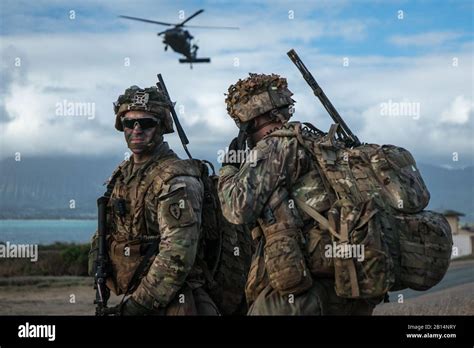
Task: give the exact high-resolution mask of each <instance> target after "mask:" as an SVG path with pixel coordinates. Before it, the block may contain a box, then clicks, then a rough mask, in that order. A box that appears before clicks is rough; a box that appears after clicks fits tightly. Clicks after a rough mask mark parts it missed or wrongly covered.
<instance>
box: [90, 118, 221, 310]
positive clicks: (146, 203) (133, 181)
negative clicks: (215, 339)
mask: <svg viewBox="0 0 474 348" xmlns="http://www.w3.org/2000/svg"><path fill="white" fill-rule="evenodd" d="M168 121H169V122H171V121H170V120H168ZM158 138H159V137H158ZM111 180H114V181H115V183H114V186H113V191H112V194H111V197H110V200H109V204H108V210H107V211H108V216H107V230H108V231H109V232H108V239H107V241H108V243H107V244H108V245H107V250H108V253H109V258H110V260H111V264H112V270H111V275H110V277H109V279H108V280H107V287H108V288H109V289H110V290H111V291H112V292H114V293H115V294H116V295H120V294H124V293H127V292H128V293H132V295H131V296H132V298H133V300H134V301H135V302H136V303H138V304H140V305H141V306H143V307H144V308H146V309H148V310H149V314H166V315H190V314H191V315H192V314H200V315H201V314H202V315H218V310H217V307H216V306H215V304H214V303H213V301H212V300H211V298H210V297H209V296H208V294H207V293H206V291H205V290H204V289H203V286H204V284H205V277H204V276H203V268H202V265H203V263H202V256H203V255H202V248H201V243H200V240H201V236H200V233H201V213H202V201H203V195H204V189H203V184H202V182H201V180H200V172H199V169H198V168H196V166H193V165H192V163H191V162H189V161H184V160H180V159H179V158H178V156H177V155H176V154H175V153H174V152H173V151H172V150H171V149H170V148H169V147H168V144H167V143H166V142H163V141H162V138H161V141H158V142H157V145H156V146H155V147H154V151H153V155H152V157H151V158H150V159H149V160H148V161H146V162H145V163H141V164H140V165H137V164H135V163H134V159H133V157H131V158H130V160H128V161H124V162H123V163H122V164H121V165H120V166H119V167H118V168H117V169H116V171H115V172H114V174H113V175H112V177H111ZM96 240H97V235H95V236H94V238H93V249H94V245H95V244H96ZM154 242H155V243H156V242H158V250H159V251H158V253H157V254H156V256H155V257H154V258H153V257H152V259H151V260H150V263H149V264H151V265H150V266H149V268H148V269H146V272H145V274H144V275H143V276H142V277H141V281H139V282H138V284H130V281H131V279H132V277H133V274H134V272H135V270H136V269H137V267H138V265H139V264H140V262H141V260H142V259H143V258H144V257H145V255H146V252H147V250H148V248H150V247H151V245H152V243H154ZM153 256H154V255H153ZM91 258H94V256H92V257H91ZM130 290H132V291H130Z"/></svg>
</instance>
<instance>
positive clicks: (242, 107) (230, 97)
mask: <svg viewBox="0 0 474 348" xmlns="http://www.w3.org/2000/svg"><path fill="white" fill-rule="evenodd" d="M270 92H271V93H272V95H270ZM226 95H227V98H226V100H225V102H226V104H227V112H228V113H229V115H230V116H231V117H232V118H233V119H234V121H236V123H237V124H239V123H240V122H247V121H249V120H251V119H252V118H254V117H256V116H258V115H261V114H263V113H265V112H267V111H270V110H272V109H274V108H278V107H282V106H286V105H290V104H293V102H294V101H293V100H292V99H291V96H292V95H293V93H291V92H290V91H289V90H288V83H287V80H286V79H285V78H282V77H280V75H277V74H271V75H266V74H254V73H249V77H248V78H246V79H244V80H242V79H239V81H237V82H236V83H235V84H233V85H231V86H230V87H229V89H228V94H226Z"/></svg>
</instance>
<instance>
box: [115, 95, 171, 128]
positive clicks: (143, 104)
mask: <svg viewBox="0 0 474 348" xmlns="http://www.w3.org/2000/svg"><path fill="white" fill-rule="evenodd" d="M132 110H137V111H146V112H148V113H150V114H152V115H154V116H156V117H158V118H159V119H161V120H162V121H163V134H168V133H173V119H172V118H171V112H170V104H169V102H168V100H167V98H166V97H165V96H164V95H163V93H162V92H161V91H160V90H158V88H157V87H149V88H144V89H142V88H140V87H138V86H131V87H129V88H127V89H126V90H125V92H124V94H122V95H120V96H119V97H118V99H117V101H116V102H115V103H114V113H115V128H116V129H117V130H119V131H121V132H123V125H122V120H121V118H122V117H123V116H124V115H125V113H127V111H132Z"/></svg>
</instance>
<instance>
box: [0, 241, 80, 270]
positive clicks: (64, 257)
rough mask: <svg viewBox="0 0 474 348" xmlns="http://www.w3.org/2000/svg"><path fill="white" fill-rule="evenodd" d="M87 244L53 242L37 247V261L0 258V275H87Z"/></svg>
mask: <svg viewBox="0 0 474 348" xmlns="http://www.w3.org/2000/svg"><path fill="white" fill-rule="evenodd" d="M88 255H89V245H88V244H74V243H54V244H51V245H40V246H39V247H38V261H36V262H31V261H30V260H29V259H20V258H10V259H0V277H17V276H64V275H70V276H87V260H88Z"/></svg>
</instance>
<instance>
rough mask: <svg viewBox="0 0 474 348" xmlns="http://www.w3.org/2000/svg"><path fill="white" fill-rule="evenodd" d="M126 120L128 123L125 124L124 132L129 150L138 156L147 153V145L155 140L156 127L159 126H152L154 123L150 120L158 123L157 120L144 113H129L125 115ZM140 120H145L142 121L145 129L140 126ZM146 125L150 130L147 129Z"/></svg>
mask: <svg viewBox="0 0 474 348" xmlns="http://www.w3.org/2000/svg"><path fill="white" fill-rule="evenodd" d="M124 119H125V120H127V122H125V123H123V124H124V127H123V131H124V134H125V141H126V142H127V145H128V148H129V149H130V150H131V151H132V152H133V153H136V154H139V153H142V152H144V151H146V150H147V145H148V144H149V143H151V141H152V140H153V137H154V135H155V131H156V127H157V126H158V123H156V124H155V126H152V125H153V123H154V122H153V121H150V119H151V120H154V121H156V122H158V120H157V118H156V117H154V116H153V115H151V114H149V113H147V112H144V111H129V112H127V113H126V114H125V117H124ZM139 119H143V121H144V122H142V121H140V122H142V125H144V126H143V127H142V125H140V123H139V121H138V120H139ZM145 119H147V120H145ZM130 121H132V122H130ZM127 125H128V127H127ZM145 125H146V127H149V128H146V127H145ZM150 126H152V127H150Z"/></svg>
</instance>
